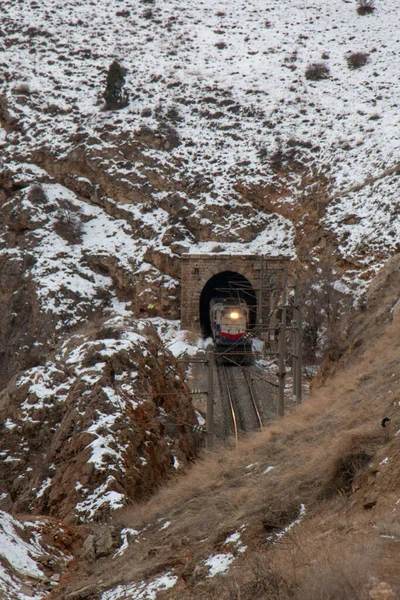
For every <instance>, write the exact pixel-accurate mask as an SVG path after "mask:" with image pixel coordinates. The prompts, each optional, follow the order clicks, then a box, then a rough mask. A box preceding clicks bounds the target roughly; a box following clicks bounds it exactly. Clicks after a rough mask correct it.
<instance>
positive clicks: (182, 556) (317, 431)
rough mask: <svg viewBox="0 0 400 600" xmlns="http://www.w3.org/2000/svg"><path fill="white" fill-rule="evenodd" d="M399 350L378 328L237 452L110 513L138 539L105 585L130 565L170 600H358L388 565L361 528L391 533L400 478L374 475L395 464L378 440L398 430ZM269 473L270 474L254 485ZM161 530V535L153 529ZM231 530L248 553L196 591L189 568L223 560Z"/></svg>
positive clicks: (373, 536)
mask: <svg viewBox="0 0 400 600" xmlns="http://www.w3.org/2000/svg"><path fill="white" fill-rule="evenodd" d="M399 338H400V323H393V324H391V325H389V326H388V327H387V330H386V333H385V336H382V338H380V339H373V340H372V341H371V342H370V343H369V344H367V343H365V344H364V345H363V348H364V351H363V352H361V351H360V350H358V351H357V355H356V359H355V362H353V364H352V363H351V361H349V359H348V358H347V359H346V361H347V364H346V365H345V366H343V367H342V370H341V371H338V372H337V373H336V375H335V376H334V378H333V379H332V380H331V381H330V383H329V384H328V385H326V386H325V387H323V388H320V389H314V390H313V392H312V394H311V396H310V397H309V398H307V399H306V401H305V402H304V403H303V404H302V405H301V406H299V407H297V408H296V409H295V410H293V411H291V412H290V413H289V414H288V415H287V416H286V417H285V418H284V419H280V420H278V419H277V420H275V421H274V422H272V423H271V425H270V427H268V428H266V429H265V430H264V432H263V433H258V434H254V435H252V436H248V437H247V438H245V439H243V440H242V441H241V442H240V444H239V447H238V449H237V450H232V449H227V448H225V447H223V446H220V447H218V448H217V449H216V451H215V452H214V453H212V454H208V453H204V455H203V457H202V458H201V459H200V460H199V461H198V462H197V463H196V464H194V465H193V467H192V468H191V470H190V471H189V472H188V473H187V474H185V475H181V476H180V477H177V479H176V480H175V481H174V482H172V483H171V484H170V485H168V486H167V487H165V488H163V489H161V490H160V491H159V493H158V494H157V495H156V496H154V497H153V498H152V499H151V500H150V501H149V502H148V503H146V504H142V505H137V506H133V507H131V508H128V509H125V510H123V511H121V512H120V513H119V515H118V521H119V523H120V525H123V526H127V527H133V528H135V529H143V528H146V530H145V532H144V534H143V536H142V537H141V538H140V541H139V543H136V544H131V546H130V547H129V550H128V551H127V552H126V554H125V555H124V556H123V557H122V558H120V559H118V560H116V561H115V569H114V576H115V577H116V578H119V580H124V579H125V580H129V578H131V577H132V565H133V564H134V565H135V574H137V576H138V577H143V576H146V575H149V573H161V572H165V571H166V570H167V569H170V568H173V569H174V572H176V573H180V574H181V577H182V579H183V581H184V582H185V585H184V587H183V589H182V591H179V592H176V591H174V592H173V593H172V592H171V594H172V595H170V596H166V597H169V598H185V599H186V598H187V599H189V598H194V597H195V598H196V599H199V600H201V599H202V598H204V599H210V600H211V599H214V598H217V597H218V598H220V599H221V600H222V599H224V598H226V599H228V598H229V599H235V598H237V599H239V598H240V599H241V600H246V599H247V598H248V599H250V598H252V599H254V600H256V599H257V598H264V599H265V598H271V599H272V598H274V599H281V600H286V599H287V598H298V599H300V600H303V599H304V600H305V599H307V600H314V599H315V600H317V599H324V600H325V599H326V600H330V599H332V600H336V599H337V600H339V598H340V599H341V598H346V599H347V598H360V599H361V598H368V597H369V596H368V594H369V592H368V589H369V587H368V586H370V585H372V584H371V581H370V575H376V576H378V577H379V576H380V575H381V574H382V573H389V574H390V573H392V571H393V573H394V572H395V567H394V566H393V569H392V566H391V564H392V563H390V565H389V566H388V567H387V568H386V567H384V566H382V565H383V562H382V559H381V547H382V544H383V543H384V538H381V537H380V535H379V531H378V529H374V528H372V525H373V524H374V523H376V522H379V523H381V524H380V528H381V532H386V531H393V532H394V535H397V531H398V524H397V521H393V522H392V521H390V520H389V521H386V520H385V519H386V515H387V514H388V512H391V511H392V510H393V507H394V506H395V500H394V499H393V498H396V494H398V493H399V491H400V477H397V476H396V477H393V472H392V474H391V475H390V471H389V470H388V471H382V473H381V476H380V477H379V478H377V476H376V473H377V471H378V470H379V463H380V462H381V461H382V459H383V458H384V457H385V456H390V457H391V456H393V457H394V458H393V462H394V461H395V459H396V457H398V454H399V453H400V449H399V448H398V438H395V437H393V435H392V436H391V439H389V440H388V439H387V437H385V435H384V430H382V428H381V425H380V423H381V419H382V418H383V417H384V416H389V417H390V418H391V423H392V428H393V430H394V431H397V430H398V429H399V428H400V409H399V407H398V404H397V402H398V400H397V398H395V397H394V395H395V391H396V390H397V386H396V379H394V378H393V377H392V375H393V373H396V372H397V371H396V368H397V367H396V365H398V361H399V354H400V347H399V344H398V343H397V340H399ZM388 340H393V343H388ZM249 465H252V466H251V467H249ZM377 465H378V466H377ZM268 466H273V467H274V469H273V470H271V471H269V472H268V473H264V471H265V469H266V467H268ZM382 468H383V467H382ZM386 473H387V474H386ZM378 485H379V486H380V487H377V486H378ZM389 489H390V490H391V494H392V495H391V496H390V497H389V495H388V490H389ZM379 494H382V496H383V498H386V500H385V501H384V500H383V498H382V499H381V498H380V497H379ZM398 497H399V496H398V495H397V498H398ZM371 498H372V499H373V501H371ZM301 504H304V505H305V507H306V516H305V518H304V519H303V521H302V522H301V523H300V524H299V525H297V526H296V527H295V528H294V529H293V530H291V532H290V533H289V534H286V535H285V536H284V537H283V538H282V539H281V541H279V542H278V543H276V544H272V545H271V541H270V542H267V538H268V537H269V536H271V534H273V533H274V532H276V531H279V530H282V529H283V528H285V527H286V526H287V525H288V524H289V523H292V522H293V521H294V520H295V519H296V518H297V517H298V515H299V510H300V506H301ZM160 519H162V521H160ZM164 520H168V521H170V522H171V523H170V525H169V527H168V528H165V529H162V527H161V524H162V522H164ZM160 523H161V524H160ZM242 525H245V529H244V530H243V532H242V542H243V543H244V544H245V545H246V546H247V547H248V550H247V551H246V553H245V554H244V555H241V556H239V557H238V558H237V560H236V561H235V563H234V564H233V565H232V567H231V569H230V578H229V581H230V584H229V585H228V584H227V583H225V584H224V587H223V591H221V587H219V586H218V585H217V583H214V580H208V579H206V580H204V574H203V575H202V577H200V579H199V575H198V574H197V575H196V568H197V567H198V566H199V565H200V566H201V565H204V563H203V561H204V560H205V559H206V558H207V557H209V556H210V555H211V554H213V553H215V552H220V551H222V552H224V551H227V549H226V548H225V547H224V540H225V539H226V538H227V537H228V536H229V535H230V534H231V533H233V532H234V531H236V530H238V529H239V528H240V527H241V526H242ZM367 538H368V542H367V541H366V540H367ZM272 539H273V538H272ZM369 556H370V557H372V558H373V568H372V567H371V566H370V565H369V562H368V561H369V559H368V560H367V557H369ZM166 557H169V558H168V560H167V559H166ZM393 560H394V559H393ZM171 561H172V562H171ZM101 568H102V567H101V565H100V566H99V572H100V570H101ZM203 569H204V566H203ZM391 569H392V570H391ZM236 571H237V575H235V572H236ZM140 573H141V574H142V575H140ZM94 575H95V576H96V573H95V574H94ZM388 576H389V575H388ZM393 577H395V576H394V575H393ZM199 581H203V583H202V584H201V585H199ZM215 581H217V580H215ZM224 581H225V582H226V581H227V580H224ZM397 581H398V580H397ZM193 594H194V595H193ZM388 597H390V596H388ZM393 597H394V596H393Z"/></svg>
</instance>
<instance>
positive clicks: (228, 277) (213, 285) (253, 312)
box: [199, 271, 257, 338]
mask: <svg viewBox="0 0 400 600" xmlns="http://www.w3.org/2000/svg"><path fill="white" fill-rule="evenodd" d="M213 298H233V299H240V300H245V302H246V303H247V305H248V307H249V309H250V313H249V317H250V327H254V325H255V323H256V316H257V299H256V292H255V290H254V289H253V287H252V285H251V283H250V282H249V280H248V279H246V277H244V276H243V275H240V274H239V273H235V272H234V271H223V272H222V273H217V274H216V275H214V276H213V277H211V279H209V280H208V281H207V283H206V284H205V286H204V288H203V290H202V292H201V295H200V307H199V312H200V325H201V329H202V332H203V335H204V337H205V338H206V337H209V336H210V335H211V323H210V302H211V300H212V299H213Z"/></svg>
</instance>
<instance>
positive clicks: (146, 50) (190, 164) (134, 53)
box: [0, 0, 400, 322]
mask: <svg viewBox="0 0 400 600" xmlns="http://www.w3.org/2000/svg"><path fill="white" fill-rule="evenodd" d="M217 8H218V10H217ZM355 8H356V7H355V3H352V2H343V1H342V0H332V1H331V2H329V3H326V2H323V0H312V1H311V2H309V3H308V4H307V6H305V5H302V4H301V3H300V4H297V5H293V3H288V2H287V1H285V0H283V1H282V2H278V3H273V4H271V5H268V6H266V5H265V2H264V1H263V0H251V1H250V2H246V3H244V2H242V0H235V1H231V0H221V2H220V3H219V5H218V7H216V6H215V4H213V3H212V2H211V0H206V1H205V2H203V3H201V4H199V3H196V2H194V0H189V1H188V2H182V0H168V1H167V0H160V2H158V3H157V4H156V5H155V6H152V8H151V10H152V16H151V18H146V17H145V14H144V12H145V11H144V7H143V5H142V4H140V3H137V2H135V1H134V0H125V3H124V9H126V10H127V11H128V12H129V15H128V16H127V17H126V18H123V17H121V16H120V15H118V11H117V10H116V9H115V6H114V4H113V3H110V2H108V1H107V0H97V2H96V13H95V14H93V11H91V12H89V7H88V6H86V5H85V4H84V3H75V4H73V5H70V4H68V3H67V4H66V5H65V6H63V7H60V6H58V4H57V3H56V2H55V0H42V1H41V2H40V3H35V4H33V5H32V4H31V5H29V6H28V5H27V6H24V11H23V12H22V13H21V11H20V10H19V8H18V7H17V6H16V4H15V2H13V0H4V1H3V3H2V10H3V16H4V20H5V23H6V26H5V39H7V36H9V37H10V38H12V42H13V46H12V48H13V51H12V52H11V50H10V48H9V47H7V46H6V45H4V46H2V47H1V49H0V60H1V61H2V64H3V65H4V68H5V73H6V76H5V78H4V81H5V83H4V84H3V89H2V93H3V94H4V96H5V99H6V101H7V106H8V109H7V110H8V112H9V113H10V114H12V115H14V116H15V118H16V119H18V121H19V125H20V126H19V128H18V131H13V132H12V133H8V134H6V133H5V132H4V131H3V130H1V131H2V134H1V143H4V137H5V136H6V137H7V141H8V142H12V143H9V144H8V145H7V151H8V153H9V156H8V157H7V158H8V159H9V160H8V165H9V166H8V169H9V170H14V171H16V175H19V174H20V173H21V170H20V169H19V170H18V169H17V168H16V167H15V166H14V163H13V160H12V158H13V153H14V152H15V151H14V148H18V153H19V154H18V156H21V155H26V156H28V155H32V154H33V152H34V151H35V150H37V149H40V150H42V149H43V148H48V147H51V149H52V152H53V154H54V156H55V157H56V159H59V160H63V159H69V158H70V157H71V156H73V153H74V152H76V151H77V150H80V149H81V148H82V147H84V146H85V144H86V148H87V152H88V161H89V163H90V161H91V160H92V161H93V162H95V163H96V167H97V168H101V170H102V177H103V183H105V184H106V187H107V189H110V188H111V187H112V184H111V181H116V182H117V184H118V185H119V186H120V189H121V190H123V194H122V196H124V195H125V197H124V198H123V199H122V198H121V194H119V195H118V201H116V200H115V199H112V198H109V197H107V194H105V195H103V196H101V204H102V207H98V206H94V205H93V204H91V205H89V204H88V203H86V208H83V207H80V208H79V211H80V212H82V214H85V216H87V217H89V220H86V219H85V222H84V223H83V244H84V245H85V248H86V250H87V252H89V254H93V253H100V252H101V253H104V255H110V254H109V253H111V255H113V256H117V257H118V260H119V261H121V265H124V264H127V260H128V258H131V259H132V258H133V257H134V260H135V262H136V268H137V269H139V268H140V265H141V264H142V262H145V261H144V257H145V253H146V250H147V249H149V248H151V249H157V250H159V251H161V252H162V253H163V254H165V255H168V256H171V255H174V250H173V249H172V248H171V246H170V242H166V243H165V241H164V235H165V234H166V232H168V231H169V228H171V227H173V226H175V225H178V230H179V234H180V235H179V240H178V241H179V244H180V246H181V249H184V248H186V250H187V251H190V252H192V251H194V252H203V251H204V252H208V251H213V246H215V244H216V243H217V244H218V245H219V246H221V251H222V252H224V253H227V252H228V253H231V252H257V253H258V252H259V253H262V254H270V255H279V254H285V255H286V256H289V257H293V256H294V246H293V239H294V228H293V225H292V224H291V222H290V221H289V220H288V219H287V218H285V217H283V216H279V217H278V216H277V215H274V214H273V210H270V208H269V207H268V210H265V212H264V210H263V200H264V198H267V197H269V192H268V190H270V189H271V190H273V191H272V192H271V194H270V196H271V198H270V199H271V205H273V204H274V203H275V204H276V206H277V207H281V208H282V207H283V208H285V207H290V208H292V207H294V206H296V205H299V204H301V203H302V201H303V200H304V194H305V192H304V183H305V182H306V185H307V186H308V188H307V191H306V197H307V196H312V194H313V193H314V191H317V192H318V191H319V190H320V189H321V186H324V185H325V186H326V194H325V196H327V198H328V200H329V202H328V203H327V210H326V215H325V216H324V215H322V220H323V226H324V227H325V228H327V229H328V230H329V231H331V232H333V233H334V235H335V236H337V239H338V243H339V246H340V253H341V254H342V255H343V257H344V258H347V259H351V260H352V261H354V262H355V263H356V264H358V266H357V268H358V269H361V270H364V271H365V272H366V271H368V270H370V269H372V270H376V268H377V264H378V263H379V264H381V262H382V261H383V260H384V259H385V258H386V257H387V256H388V255H390V254H391V253H393V251H394V249H395V244H396V243H397V240H398V234H399V229H398V228H399V225H398V223H397V220H396V206H397V204H398V200H399V186H398V181H397V179H398V177H397V175H396V165H397V161H398V153H399V148H400V136H399V125H400V124H399V119H398V107H397V102H396V98H397V97H398V95H399V93H398V92H399V83H398V82H399V61H397V60H396V53H397V50H396V48H397V43H398V31H397V15H398V10H399V8H400V7H399V2H398V0H391V1H390V2H386V3H379V6H377V9H376V11H375V12H374V13H373V14H372V15H369V16H364V17H360V16H359V15H357V12H356V9H355ZM32 39H34V40H35V53H34V54H33V55H32V53H31V48H32ZM89 40H90V43H89ZM221 42H222V47H221ZM71 49H74V51H73V52H72V51H71ZM354 51H364V52H366V53H368V62H367V64H366V65H365V66H363V67H362V68H359V69H353V70H351V69H349V68H348V65H347V62H346V59H347V57H348V56H349V53H351V52H354ZM322 56H324V57H325V58H322ZM115 57H117V58H118V59H119V60H120V61H122V62H123V63H124V65H125V66H126V68H127V70H128V75H127V84H126V87H127V90H128V92H130V102H129V105H128V106H127V107H126V108H124V109H123V110H120V111H115V112H112V111H104V110H102V108H103V106H102V101H101V93H102V91H103V89H104V84H105V76H106V69H107V66H108V65H109V64H110V63H111V61H112V60H113V59H114V58H115ZM321 60H324V62H325V64H326V65H327V66H328V67H329V69H330V78H328V79H326V80H324V81H317V82H314V81H309V80H307V79H306V78H305V70H306V67H307V65H308V64H309V63H310V62H313V61H321ZM7 82H8V83H7ZM21 86H25V87H27V88H28V89H29V92H28V93H27V94H26V95H25V96H21ZM18 90H19V91H18ZM49 109H51V110H49ZM171 111H172V112H171ZM173 115H175V117H174V116H173ZM166 125H168V127H170V128H171V129H172V130H175V131H176V134H177V136H178V137H179V139H180V144H179V145H177V147H175V148H172V149H170V150H168V151H166V150H165V148H163V147H156V146H153V145H151V144H150V145H146V144H143V145H142V146H141V151H140V152H141V153H137V152H135V150H134V151H133V152H131V151H130V149H131V148H134V149H136V146H137V144H138V140H140V139H141V137H142V136H141V135H139V134H141V133H142V134H143V133H145V132H146V130H147V131H149V130H151V131H152V132H153V133H157V132H161V131H162V128H163V127H165V126H166ZM77 139H80V140H82V141H77ZM279 150H280V151H281V152H282V156H283V166H284V167H285V165H286V164H287V162H288V161H289V159H287V158H286V157H287V156H289V155H290V152H292V153H294V158H295V160H296V161H297V162H298V164H301V165H302V169H303V170H302V171H301V170H300V171H299V170H296V168H292V169H289V170H288V171H287V172H285V169H283V173H282V172H278V173H276V172H275V171H274V170H273V169H272V168H271V166H270V162H268V161H269V159H270V158H271V157H272V156H273V155H274V154H276V152H277V151H279ZM91 153H92V154H91ZM263 157H267V159H268V160H267V162H266V161H265V160H264V158H263ZM28 170H29V171H30V173H31V174H32V175H36V176H37V177H43V178H45V179H46V180H47V185H48V188H47V191H46V193H47V194H48V196H49V198H50V199H54V201H55V202H58V200H59V199H60V198H61V196H62V197H63V198H65V199H67V192H66V191H65V190H62V188H61V186H58V184H55V183H52V182H51V177H49V176H48V175H47V174H45V173H44V172H43V169H40V168H39V167H36V166H35V165H26V166H25V171H26V172H28ZM89 173H90V169H89ZM19 176H20V177H21V178H22V177H23V175H22V174H20V175H19ZM25 176H26V175H25ZM75 177H76V181H79V182H80V183H82V184H84V185H86V186H89V188H90V189H92V192H91V194H92V197H93V198H95V199H96V200H98V199H97V196H96V194H97V192H99V189H98V182H97V181H95V182H93V181H91V180H90V175H88V173H85V174H82V173H81V174H79V173H77V174H76V175H75ZM49 181H50V182H51V183H48V182H49ZM155 182H156V183H155ZM57 186H58V187H57ZM239 188H240V189H243V190H244V191H246V192H247V191H249V190H250V192H252V190H254V189H256V191H257V209H256V210H255V209H254V207H253V206H252V205H251V203H250V202H246V201H244V200H243V198H242V197H241V195H240V192H239ZM52 189H53V190H54V191H53V192H52V191H51V190H52ZM56 196H57V197H56ZM249 197H250V198H252V196H250V195H249ZM69 202H71V203H72V204H73V205H74V206H75V207H76V206H77V204H76V199H75V200H74V199H73V197H72V193H70V196H69ZM176 202H178V203H179V212H178V211H176V210H175V208H174V203H176ZM104 206H107V207H108V209H107V212H108V213H110V214H117V215H118V218H111V217H110V216H109V215H106V214H105V212H104V208H103V207H104ZM283 212H285V211H284V210H283ZM349 215H353V216H354V217H355V222H354V223H350V224H347V221H346V219H347V217H348V216H349ZM39 216H40V215H39ZM217 217H218V219H217ZM189 220H190V221H191V222H190V225H189V224H188V221H189ZM217 221H218V222H217ZM141 230H142V231H146V232H147V234H146V236H142V239H139V238H140V237H141V236H140V235H137V233H138V232H139V233H140V231H141ZM197 231H201V234H199V233H197ZM35 235H39V231H38V230H37V231H36V233H35ZM50 237H51V236H50ZM50 237H49V238H48V243H46V241H45V239H44V238H43V239H42V242H41V246H42V253H43V254H44V262H43V263H40V261H39V263H38V264H37V267H34V268H33V270H34V271H37V270H42V269H43V268H44V266H46V265H47V268H48V269H49V267H50V264H51V263H52V262H53V261H54V260H56V258H57V257H56V256H54V257H51V256H50V254H49V248H51V247H53V248H55V249H56V253H57V254H58V260H60V261H61V262H63V263H64V265H65V269H66V270H64V269H61V271H62V272H64V273H65V272H68V268H67V267H68V259H67V258H61V256H60V253H61V252H62V246H64V247H65V252H66V254H68V250H69V251H70V252H71V254H72V255H75V258H76V254H77V251H78V249H76V248H74V247H73V246H69V245H68V244H62V243H61V244H60V243H54V242H56V240H55V239H54V237H53V238H52V239H50ZM173 238H176V235H174V236H173ZM366 244H367V245H368V246H369V247H370V248H372V249H373V251H374V254H375V257H374V259H373V260H371V261H370V262H371V264H370V265H363V264H362V263H361V261H362V260H363V259H364V258H365V246H366ZM38 258H39V259H40V256H38ZM73 260H74V256H71V264H72V262H73ZM86 269H87V271H86V272H85V269H84V267H83V266H82V263H81V266H80V273H79V275H78V276H76V277H73V276H72V273H71V271H70V272H69V275H70V280H69V281H66V282H65V285H66V287H67V288H68V289H74V290H75V289H76V290H79V293H80V294H81V295H82V298H83V299H85V298H86V299H88V298H89V296H90V297H92V299H94V298H95V297H96V293H95V292H96V290H99V289H101V288H103V289H107V288H108V287H109V285H110V279H109V278H108V277H107V276H102V275H98V274H96V273H93V271H91V272H90V275H91V277H92V279H91V280H89V279H86V281H85V275H86V274H87V273H88V271H90V270H89V269H88V268H87V267H86ZM53 275H54V274H53ZM349 278H350V279H351V274H349ZM353 278H354V274H353ZM344 282H345V283H346V284H347V283H349V280H348V279H347V280H346V279H345V280H344ZM165 283H166V284H167V285H168V283H167V281H166V282H165ZM170 283H172V284H173V285H175V286H176V282H170ZM361 283H362V280H361V279H357V285H361ZM60 285H61V280H60V278H58V276H57V275H54V276H53V277H50V273H48V277H47V282H43V290H42V295H41V298H42V302H43V306H44V307H46V308H47V309H49V310H50V309H51V310H57V309H58V305H57V303H56V302H52V301H51V295H52V294H54V293H56V294H57V291H58V290H59V289H60ZM63 304H64V307H60V309H59V310H60V314H61V310H62V308H66V303H65V301H64V302H63ZM69 311H70V313H72V312H73V311H72V309H71V307H69ZM79 317H80V315H79V312H75V313H74V314H70V318H71V319H72V322H77V321H79Z"/></svg>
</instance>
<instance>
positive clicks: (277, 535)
mask: <svg viewBox="0 0 400 600" xmlns="http://www.w3.org/2000/svg"><path fill="white" fill-rule="evenodd" d="M305 514H306V507H305V506H304V504H301V505H300V512H299V516H298V517H297V519H295V520H294V521H292V523H289V525H287V526H286V527H285V528H284V529H282V531H279V532H278V533H274V534H273V535H269V536H268V537H267V538H266V539H267V540H273V541H274V542H277V541H278V540H280V539H281V538H282V537H283V536H284V535H286V534H287V533H288V532H289V531H290V530H291V529H293V527H295V526H296V525H298V524H299V523H300V522H301V521H302V519H303V517H304V515H305Z"/></svg>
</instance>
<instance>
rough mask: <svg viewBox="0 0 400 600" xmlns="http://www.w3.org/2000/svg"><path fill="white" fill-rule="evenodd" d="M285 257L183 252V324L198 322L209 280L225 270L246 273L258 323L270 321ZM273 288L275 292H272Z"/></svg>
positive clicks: (189, 324) (184, 326) (186, 325)
mask: <svg viewBox="0 0 400 600" xmlns="http://www.w3.org/2000/svg"><path fill="white" fill-rule="evenodd" d="M286 264H287V259H286V258H284V257H270V256H260V255H253V254H225V253H221V254H216V253H210V254H194V253H190V254H183V255H182V256H181V327H182V328H183V329H188V328H190V327H192V326H194V325H195V326H196V325H198V324H199V317H200V315H199V304H200V297H201V293H202V290H203V289H204V286H205V285H206V284H207V282H208V281H209V280H210V279H211V278H212V277H214V276H215V275H218V274H219V273H222V272H224V271H232V272H234V273H237V274H238V275H241V276H243V277H245V278H246V279H247V280H248V282H249V283H250V285H251V287H252V288H253V289H254V291H255V295H256V301H257V312H258V316H257V323H263V322H265V323H267V321H268V319H269V315H270V312H271V306H272V304H273V303H274V302H275V300H274V292H273V290H274V289H279V288H280V286H281V285H282V269H283V267H284V266H285V265H286ZM271 290H272V292H271Z"/></svg>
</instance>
